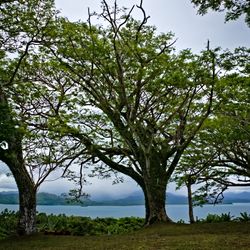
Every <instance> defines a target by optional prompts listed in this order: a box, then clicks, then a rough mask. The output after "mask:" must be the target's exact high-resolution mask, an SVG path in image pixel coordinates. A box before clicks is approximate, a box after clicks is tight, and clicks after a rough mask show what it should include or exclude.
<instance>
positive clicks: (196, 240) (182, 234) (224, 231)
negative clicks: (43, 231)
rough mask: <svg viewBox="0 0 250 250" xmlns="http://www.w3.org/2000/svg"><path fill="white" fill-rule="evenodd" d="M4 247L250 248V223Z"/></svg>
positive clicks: (5, 245) (29, 240)
mask: <svg viewBox="0 0 250 250" xmlns="http://www.w3.org/2000/svg"><path fill="white" fill-rule="evenodd" d="M0 249H4V250H7V249H13V250H19V249H24V250H29V249H30V250H31V249H32V250H36V249H55V250H56V249H58V250H59V249H62V250H64V249H70V250H71V249H88V250H94V249H107V250H110V249H117V250H122V249H128V250H132V249H147V250H153V249H156V250H160V249H180V250H186V249H201V250H204V249H209V250H212V249H225V250H228V249H250V223H234V222H230V223H213V224H195V225H184V224H173V225H164V224H159V225H154V226H152V227H150V228H144V229H141V230H139V231H136V232H134V233H130V234H124V235H110V236H108V235H105V236H49V235H35V236H29V237H20V238H9V239H5V240H2V241H0Z"/></svg>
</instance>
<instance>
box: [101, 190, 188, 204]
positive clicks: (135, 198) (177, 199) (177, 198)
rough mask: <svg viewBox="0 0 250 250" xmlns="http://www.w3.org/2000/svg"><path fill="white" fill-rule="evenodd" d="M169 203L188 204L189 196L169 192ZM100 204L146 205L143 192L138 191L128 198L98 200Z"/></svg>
mask: <svg viewBox="0 0 250 250" xmlns="http://www.w3.org/2000/svg"><path fill="white" fill-rule="evenodd" d="M167 203H168V204H187V197H186V196H182V195H175V194H172V193H167ZM96 204H98V205H112V206H132V205H144V204H145V201H144V195H143V193H142V192H140V191H137V192H134V193H132V194H130V195H129V196H127V197H126V198H123V199H116V200H106V201H105V200H104V201H98V202H96Z"/></svg>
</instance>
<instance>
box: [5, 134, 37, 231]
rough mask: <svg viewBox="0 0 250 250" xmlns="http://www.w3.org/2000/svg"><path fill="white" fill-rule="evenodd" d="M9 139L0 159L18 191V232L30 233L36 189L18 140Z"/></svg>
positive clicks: (34, 224) (33, 220)
mask: <svg viewBox="0 0 250 250" xmlns="http://www.w3.org/2000/svg"><path fill="white" fill-rule="evenodd" d="M11 139H13V140H12V141H11V140H9V149H8V150H6V151H5V152H4V153H3V154H0V156H1V157H0V158H1V159H0V160H2V161H3V162H5V163H6V164H7V166H8V167H9V169H10V171H11V173H12V174H13V177H14V179H15V181H16V184H17V188H18V191H19V222H18V230H17V231H18V234H19V235H30V234H33V233H35V232H36V221H35V216H36V190H37V189H36V186H35V184H34V182H33V180H32V178H31V177H30V175H29V173H28V171H27V169H26V167H25V163H24V160H23V156H22V148H21V143H20V140H16V141H15V140H14V138H11ZM10 141H11V142H10Z"/></svg>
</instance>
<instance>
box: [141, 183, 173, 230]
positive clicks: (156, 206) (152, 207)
mask: <svg viewBox="0 0 250 250" xmlns="http://www.w3.org/2000/svg"><path fill="white" fill-rule="evenodd" d="M142 189H143V192H144V197H145V209H146V217H145V225H146V226H149V225H152V224H154V223H158V222H172V220H171V219H170V218H169V217H168V216H167V213H166V209H165V206H166V204H165V202H166V185H163V186H161V187H160V186H159V185H153V184H152V182H148V183H145V188H142Z"/></svg>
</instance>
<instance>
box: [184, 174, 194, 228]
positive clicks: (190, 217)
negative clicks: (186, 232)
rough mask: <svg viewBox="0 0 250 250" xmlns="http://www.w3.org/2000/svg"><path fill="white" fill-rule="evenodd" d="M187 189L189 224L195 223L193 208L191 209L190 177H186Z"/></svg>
mask: <svg viewBox="0 0 250 250" xmlns="http://www.w3.org/2000/svg"><path fill="white" fill-rule="evenodd" d="M186 186H187V191H188V214H189V221H190V224H193V223H195V220H194V210H193V198H192V180H191V177H190V176H189V177H188V181H187V183H186Z"/></svg>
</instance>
